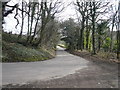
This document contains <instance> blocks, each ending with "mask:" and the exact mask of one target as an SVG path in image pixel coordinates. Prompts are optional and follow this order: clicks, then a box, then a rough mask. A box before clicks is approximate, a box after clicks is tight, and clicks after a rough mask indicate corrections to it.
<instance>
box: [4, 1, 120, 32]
mask: <svg viewBox="0 0 120 90" xmlns="http://www.w3.org/2000/svg"><path fill="white" fill-rule="evenodd" d="M3 1H4V0H3ZM20 1H21V0H11V1H10V2H9V3H8V4H9V5H14V4H16V3H18V2H20ZM25 1H27V0H25ZM62 1H64V6H67V7H66V8H65V10H64V11H63V12H62V13H60V14H59V18H58V17H57V18H58V19H59V20H60V21H63V20H67V19H69V18H74V19H76V18H77V16H76V10H75V6H74V5H73V1H75V0H62ZM80 1H82V0H80ZM101 1H104V2H110V3H111V4H114V5H117V4H118V0H101ZM70 3H71V4H70ZM68 4H70V5H69V6H68ZM102 18H106V16H102ZM26 21H27V20H26ZM5 22H6V24H4V25H3V26H4V29H5V31H8V32H10V31H12V33H19V32H20V27H21V26H20V24H19V26H18V28H17V29H15V25H16V23H17V22H16V20H15V19H14V14H10V15H8V16H7V17H6V18H5ZM25 26H27V22H26V23H25ZM26 31H27V27H24V32H23V33H26Z"/></svg>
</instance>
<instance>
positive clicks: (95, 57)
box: [70, 51, 120, 63]
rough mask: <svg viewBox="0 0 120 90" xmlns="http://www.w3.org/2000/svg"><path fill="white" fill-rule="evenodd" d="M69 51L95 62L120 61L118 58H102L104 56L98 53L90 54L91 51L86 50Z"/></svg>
mask: <svg viewBox="0 0 120 90" xmlns="http://www.w3.org/2000/svg"><path fill="white" fill-rule="evenodd" d="M70 53H71V54H74V55H77V56H80V57H82V58H85V59H87V60H91V61H95V62H97V61H100V62H109V63H120V60H118V59H114V58H104V57H101V56H100V55H97V54H96V55H91V53H90V52H87V51H72V52H70ZM109 57H110V56H109Z"/></svg>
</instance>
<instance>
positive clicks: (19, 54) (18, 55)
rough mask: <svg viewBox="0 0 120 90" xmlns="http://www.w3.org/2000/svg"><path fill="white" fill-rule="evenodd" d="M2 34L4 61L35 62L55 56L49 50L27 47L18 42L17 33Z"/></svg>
mask: <svg viewBox="0 0 120 90" xmlns="http://www.w3.org/2000/svg"><path fill="white" fill-rule="evenodd" d="M2 36H3V39H2V62H33V61H42V60H47V59H51V58H53V57H54V54H52V53H50V51H49V50H46V49H43V48H39V49H38V48H34V47H27V46H23V45H22V44H19V43H17V42H16V40H17V35H9V34H7V33H3V35H2ZM23 41H24V39H23Z"/></svg>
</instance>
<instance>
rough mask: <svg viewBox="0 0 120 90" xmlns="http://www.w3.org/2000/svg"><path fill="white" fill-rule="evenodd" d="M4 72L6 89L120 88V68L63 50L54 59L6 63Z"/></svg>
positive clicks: (3, 68)
mask: <svg viewBox="0 0 120 90" xmlns="http://www.w3.org/2000/svg"><path fill="white" fill-rule="evenodd" d="M2 70H3V71H2V72H3V73H2V75H3V76H2V78H3V82H2V84H3V86H4V87H29V88H33V87H34V88H35V87H37V88H118V66H117V64H112V63H104V62H92V61H89V60H85V59H83V58H81V57H78V56H75V55H71V54H69V53H67V52H66V51H64V49H63V48H60V47H58V51H57V56H56V58H54V59H50V60H46V61H40V62H21V63H3V64H2ZM7 84H8V85H7Z"/></svg>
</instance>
